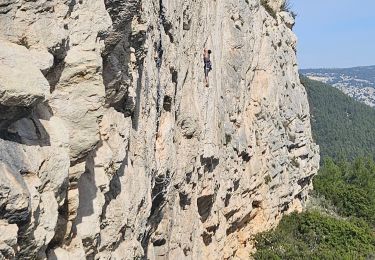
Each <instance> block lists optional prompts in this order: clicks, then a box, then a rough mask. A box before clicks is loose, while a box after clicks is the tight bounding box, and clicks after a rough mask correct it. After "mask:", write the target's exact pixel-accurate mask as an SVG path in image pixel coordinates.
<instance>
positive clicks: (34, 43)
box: [0, 0, 319, 259]
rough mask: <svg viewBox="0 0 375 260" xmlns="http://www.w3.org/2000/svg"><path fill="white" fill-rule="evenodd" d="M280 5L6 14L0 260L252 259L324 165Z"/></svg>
mask: <svg viewBox="0 0 375 260" xmlns="http://www.w3.org/2000/svg"><path fill="white" fill-rule="evenodd" d="M281 5H282V1H275V2H274V3H273V4H272V8H274V9H275V10H276V13H277V16H276V18H274V17H272V16H271V15H270V14H269V13H268V12H267V11H266V9H265V8H264V7H263V6H262V4H261V3H260V1H259V0H240V1H238V0H225V1H224V0H207V1H193V0H191V1H183V0H173V1H172V0H158V1H156V0H105V1H104V2H103V1H102V0H91V1H87V0H79V1H75V0H66V1H61V0H49V1H47V0H36V1H24V0H7V1H5V2H3V3H1V4H0V23H1V25H2V26H1V27H0V39H1V40H0V55H1V56H0V68H1V72H0V86H1V89H0V110H1V114H2V115H1V116H0V130H1V131H0V137H1V139H0V171H1V176H0V180H1V184H0V206H1V208H0V209H1V211H0V215H1V221H0V231H1V232H0V233H1V234H4V235H0V240H1V241H0V252H1V254H2V255H3V256H4V257H5V258H10V259H12V258H13V259H44V258H48V259H142V258H145V259H235V258H239V259H246V258H247V257H248V256H249V252H250V251H251V250H252V242H251V237H252V235H254V234H255V233H257V232H260V231H263V230H266V229H269V228H271V227H273V226H274V225H276V224H277V222H278V221H279V220H280V218H281V217H282V216H283V214H285V213H287V212H289V211H292V210H298V209H300V208H301V207H302V206H303V203H304V201H305V200H306V199H307V192H308V190H309V189H310V188H311V179H312V177H313V175H314V174H315V173H316V171H317V168H318V162H319V155H318V147H317V146H316V145H315V144H314V143H313V141H312V138H311V128H310V119H309V108H308V103H307V98H306V92H305V90H304V88H303V86H302V85H301V84H300V82H299V77H298V68H297V62H296V56H295V46H296V38H295V36H294V34H293V32H292V31H291V30H290V27H292V25H293V23H294V22H293V19H292V18H291V16H289V15H288V13H285V12H281V13H278V11H279V9H280V6H281ZM204 47H207V48H209V49H211V50H212V55H211V60H212V63H213V70H212V71H211V72H210V75H209V87H205V85H204V73H203V57H202V51H203V48H204ZM12 53H13V54H12ZM10 54H12V55H10ZM7 71H8V72H7ZM46 88H47V90H46ZM48 88H49V91H48ZM7 115H8V116H7ZM15 233H17V239H16V238H15V237H14V236H10V234H15Z"/></svg>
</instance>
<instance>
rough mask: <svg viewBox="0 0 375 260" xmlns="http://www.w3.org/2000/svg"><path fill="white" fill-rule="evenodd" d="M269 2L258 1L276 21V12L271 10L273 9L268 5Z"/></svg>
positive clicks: (265, 0) (264, 0)
mask: <svg viewBox="0 0 375 260" xmlns="http://www.w3.org/2000/svg"><path fill="white" fill-rule="evenodd" d="M269 1H270V0H260V4H261V5H262V6H263V7H264V8H265V9H266V11H267V12H268V13H269V14H270V15H271V16H272V17H273V18H275V19H276V12H275V10H273V8H272V7H271V6H270V4H269Z"/></svg>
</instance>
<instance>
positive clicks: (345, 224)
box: [254, 211, 375, 260]
mask: <svg viewBox="0 0 375 260" xmlns="http://www.w3.org/2000/svg"><path fill="white" fill-rule="evenodd" d="M256 241H257V243H256V247H257V252H256V253H255V254H254V258H255V259H267V260H268V259H288V260H292V259H317V260H318V259H366V258H368V257H370V256H372V255H373V253H374V252H375V236H374V235H373V234H372V230H371V229H370V228H369V227H368V226H367V225H366V223H364V222H359V221H358V222H350V221H347V220H343V219H336V218H334V217H331V216H327V215H324V214H322V213H319V212H317V211H310V212H304V213H301V214H297V213H292V214H291V215H289V216H288V217H284V218H283V219H282V221H281V222H280V224H279V226H278V227H277V228H276V229H275V230H274V231H270V232H266V233H262V234H259V235H258V236H257V237H256Z"/></svg>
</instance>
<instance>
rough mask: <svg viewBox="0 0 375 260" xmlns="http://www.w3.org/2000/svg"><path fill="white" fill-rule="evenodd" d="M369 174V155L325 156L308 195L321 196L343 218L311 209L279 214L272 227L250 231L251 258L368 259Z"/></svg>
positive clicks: (372, 245) (373, 252)
mask: <svg viewBox="0 0 375 260" xmlns="http://www.w3.org/2000/svg"><path fill="white" fill-rule="evenodd" d="M374 177H375V162H374V161H373V160H372V159H357V160H356V161H354V162H351V163H349V162H340V163H337V164H336V163H334V162H333V160H332V159H327V160H325V163H324V165H323V167H322V168H321V170H320V173H319V174H318V176H317V177H315V179H314V187H315V191H314V196H317V197H324V198H326V199H327V200H328V201H329V202H330V203H332V204H333V206H334V208H335V209H336V210H337V213H339V214H341V215H342V216H343V217H345V218H343V217H337V215H336V214H332V216H330V215H327V214H325V213H321V212H319V211H316V210H308V211H306V212H304V213H302V214H296V213H293V214H291V215H289V216H287V217H284V218H283V219H282V221H281V223H280V225H279V226H278V227H277V228H276V229H275V230H273V231H269V232H266V233H262V234H259V235H258V236H257V237H256V241H257V243H256V247H257V252H256V253H255V255H254V257H255V259H335V258H336V259H368V258H370V257H372V258H371V259H373V257H375V235H374V232H373V230H374V228H375V178H374ZM323 206H324V205H323Z"/></svg>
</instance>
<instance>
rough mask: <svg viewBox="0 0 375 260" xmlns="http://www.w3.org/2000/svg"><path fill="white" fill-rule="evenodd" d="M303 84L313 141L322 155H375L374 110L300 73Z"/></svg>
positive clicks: (354, 156) (335, 156)
mask: <svg viewBox="0 0 375 260" xmlns="http://www.w3.org/2000/svg"><path fill="white" fill-rule="evenodd" d="M301 81H302V84H303V85H304V86H305V88H306V91H307V95H308V99H309V104H310V110H311V114H312V118H311V124H312V131H313V136H314V139H315V141H316V142H317V143H318V144H319V146H320V151H321V156H322V158H325V157H332V158H334V159H336V160H337V159H340V158H349V159H354V158H356V157H358V156H369V155H372V156H374V155H375V129H374V122H375V110H374V109H373V108H371V107H369V106H366V105H364V104H362V103H359V102H357V101H355V100H354V99H352V98H350V97H348V96H347V95H345V94H344V93H342V92H341V91H340V90H337V89H335V88H333V87H331V86H329V85H327V84H324V83H321V82H319V81H315V80H310V79H308V78H306V77H301Z"/></svg>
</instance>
